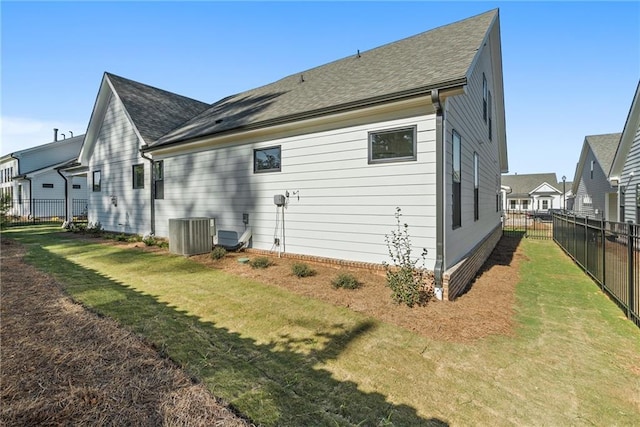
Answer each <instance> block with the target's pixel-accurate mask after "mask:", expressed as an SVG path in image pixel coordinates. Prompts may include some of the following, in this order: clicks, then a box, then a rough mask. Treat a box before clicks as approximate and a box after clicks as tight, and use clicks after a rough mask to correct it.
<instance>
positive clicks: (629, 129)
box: [609, 83, 640, 224]
mask: <svg viewBox="0 0 640 427" xmlns="http://www.w3.org/2000/svg"><path fill="white" fill-rule="evenodd" d="M609 182H610V183H611V185H612V186H614V187H617V188H618V193H617V200H619V202H617V203H615V205H616V206H617V208H618V209H617V216H616V219H615V220H617V221H620V222H625V221H633V222H635V223H636V224H638V223H640V83H638V86H637V87H636V93H635V96H634V97H633V102H632V103H631V108H630V109H629V114H628V116H627V121H626V122H625V125H624V130H623V131H622V136H621V137H620V143H619V144H618V148H617V151H616V154H615V156H614V159H613V162H612V165H611V170H610V171H609ZM611 198H612V199H613V196H612V197H611ZM613 203H614V202H611V204H613ZM611 210H613V207H612V208H611ZM612 218H613V215H612Z"/></svg>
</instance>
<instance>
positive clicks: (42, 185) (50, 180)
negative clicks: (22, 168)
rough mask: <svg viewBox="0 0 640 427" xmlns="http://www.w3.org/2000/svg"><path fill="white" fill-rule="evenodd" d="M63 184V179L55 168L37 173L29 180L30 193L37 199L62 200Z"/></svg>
mask: <svg viewBox="0 0 640 427" xmlns="http://www.w3.org/2000/svg"><path fill="white" fill-rule="evenodd" d="M64 185H65V182H64V179H63V178H62V177H61V176H60V175H59V174H58V173H57V172H56V171H55V170H49V171H46V172H43V173H39V174H38V175H37V176H35V177H33V178H32V180H31V195H32V197H33V199H39V200H43V199H46V200H54V199H55V200H64ZM51 186H53V187H51Z"/></svg>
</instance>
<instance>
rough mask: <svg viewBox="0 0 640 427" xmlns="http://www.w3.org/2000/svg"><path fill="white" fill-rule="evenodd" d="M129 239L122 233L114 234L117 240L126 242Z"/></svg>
mask: <svg viewBox="0 0 640 427" xmlns="http://www.w3.org/2000/svg"><path fill="white" fill-rule="evenodd" d="M128 239H129V237H127V236H126V235H125V234H124V233H120V234H118V235H117V236H116V240H117V241H118V242H126V241H127V240H128Z"/></svg>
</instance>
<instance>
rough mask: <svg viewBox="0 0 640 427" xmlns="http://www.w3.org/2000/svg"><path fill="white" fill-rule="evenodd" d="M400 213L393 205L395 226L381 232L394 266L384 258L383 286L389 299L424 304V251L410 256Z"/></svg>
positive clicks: (425, 254) (425, 255)
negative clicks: (386, 287)
mask: <svg viewBox="0 0 640 427" xmlns="http://www.w3.org/2000/svg"><path fill="white" fill-rule="evenodd" d="M401 216H402V213H401V209H400V208H396V215H395V217H396V229H395V230H393V231H392V232H391V235H385V240H386V243H387V247H388V249H389V258H391V261H393V264H394V266H393V267H392V266H391V265H389V264H388V263H387V262H386V261H385V262H383V264H384V266H385V270H386V272H387V286H389V288H391V291H392V298H393V300H394V301H395V302H397V303H404V304H406V305H407V306H409V307H413V306H414V305H417V304H418V305H419V304H422V303H424V302H425V301H426V300H427V299H428V296H429V293H428V290H427V283H426V279H427V271H426V269H425V268H424V265H425V264H426V257H427V250H426V249H423V250H422V254H421V255H420V257H419V258H413V257H412V256H411V251H412V246H411V239H410V238H409V225H408V224H402V223H401V222H400V217H401ZM418 264H421V265H418Z"/></svg>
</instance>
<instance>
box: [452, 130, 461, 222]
mask: <svg viewBox="0 0 640 427" xmlns="http://www.w3.org/2000/svg"><path fill="white" fill-rule="evenodd" d="M452 141H453V150H452V153H453V176H452V181H453V188H452V190H453V191H452V193H453V209H452V214H453V228H458V227H460V226H461V225H462V191H461V190H462V188H461V187H462V179H461V175H462V158H461V150H462V140H461V138H460V135H459V134H458V132H456V131H455V130H454V131H453V135H452Z"/></svg>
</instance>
